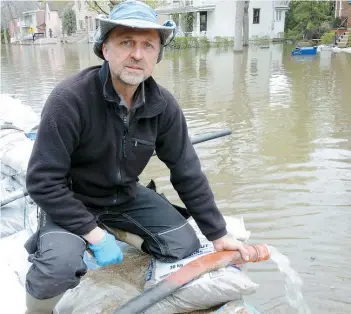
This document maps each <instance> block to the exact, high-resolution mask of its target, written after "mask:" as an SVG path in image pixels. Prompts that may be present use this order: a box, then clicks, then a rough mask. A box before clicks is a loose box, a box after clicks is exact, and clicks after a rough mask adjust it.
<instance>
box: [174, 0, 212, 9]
mask: <svg viewBox="0 0 351 314" xmlns="http://www.w3.org/2000/svg"><path fill="white" fill-rule="evenodd" d="M215 4H216V0H174V1H172V2H171V3H170V4H169V5H168V8H186V7H202V6H209V5H215Z"/></svg>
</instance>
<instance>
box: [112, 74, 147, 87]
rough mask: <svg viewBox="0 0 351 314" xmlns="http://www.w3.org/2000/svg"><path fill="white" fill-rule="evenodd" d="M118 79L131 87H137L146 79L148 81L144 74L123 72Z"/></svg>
mask: <svg viewBox="0 0 351 314" xmlns="http://www.w3.org/2000/svg"><path fill="white" fill-rule="evenodd" d="M118 78H119V79H120V80H121V81H122V82H124V83H125V84H127V85H131V86H137V85H139V84H140V83H141V82H143V81H144V80H145V79H147V77H144V74H143V73H140V74H132V73H128V72H127V71H122V72H121V73H119V75H118Z"/></svg>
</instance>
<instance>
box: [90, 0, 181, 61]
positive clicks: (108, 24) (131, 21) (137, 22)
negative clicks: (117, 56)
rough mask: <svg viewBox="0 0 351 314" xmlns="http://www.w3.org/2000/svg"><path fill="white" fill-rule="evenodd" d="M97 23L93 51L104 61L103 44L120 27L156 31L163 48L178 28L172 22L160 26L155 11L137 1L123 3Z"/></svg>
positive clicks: (129, 0)
mask: <svg viewBox="0 0 351 314" xmlns="http://www.w3.org/2000/svg"><path fill="white" fill-rule="evenodd" d="M97 22H98V27H97V29H96V31H95V34H94V37H93V42H94V47H93V49H94V53H95V54H96V55H97V56H98V57H99V58H101V59H103V60H105V58H104V55H103V53H102V44H103V42H104V41H105V40H106V38H107V35H108V33H109V32H110V31H111V30H112V29H113V28H115V27H116V26H118V25H121V26H126V27H131V28H140V29H156V30H157V31H158V32H159V34H160V39H161V46H162V48H163V47H164V46H166V45H167V44H169V42H170V41H171V40H172V39H173V37H174V33H175V28H176V24H175V23H174V22H173V21H170V20H168V21H166V22H165V23H164V24H163V25H161V24H159V23H158V20H157V14H156V12H155V10H153V9H152V8H151V7H150V6H148V5H147V4H145V3H143V2H140V1H137V0H127V1H124V2H121V3H120V4H118V5H117V6H115V7H114V8H113V9H112V10H111V12H110V14H109V15H108V16H105V15H99V16H98V18H97ZM161 50H162V49H161ZM158 62H159V60H158Z"/></svg>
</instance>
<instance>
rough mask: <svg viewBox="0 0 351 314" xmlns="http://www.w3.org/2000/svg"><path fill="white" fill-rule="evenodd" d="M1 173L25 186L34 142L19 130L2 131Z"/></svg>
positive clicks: (0, 149) (0, 148) (0, 150)
mask: <svg viewBox="0 0 351 314" xmlns="http://www.w3.org/2000/svg"><path fill="white" fill-rule="evenodd" d="M0 136H1V146H0V158H1V159H0V162H1V172H2V173H3V174H4V175H6V176H9V177H12V178H14V179H15V180H16V181H17V182H18V183H19V184H21V185H22V186H25V178H26V173H27V167H28V162H29V158H30V155H31V153H32V150H33V144H34V141H32V140H31V139H29V138H28V137H27V136H26V135H25V134H24V133H23V132H20V131H17V130H1V132H0Z"/></svg>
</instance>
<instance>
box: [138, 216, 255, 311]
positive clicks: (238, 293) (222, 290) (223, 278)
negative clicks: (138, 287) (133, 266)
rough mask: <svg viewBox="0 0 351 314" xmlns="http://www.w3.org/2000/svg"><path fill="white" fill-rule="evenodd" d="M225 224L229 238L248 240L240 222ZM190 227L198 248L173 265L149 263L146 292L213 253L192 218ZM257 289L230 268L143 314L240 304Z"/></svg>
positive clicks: (203, 278) (201, 279)
mask: <svg viewBox="0 0 351 314" xmlns="http://www.w3.org/2000/svg"><path fill="white" fill-rule="evenodd" d="M225 220H226V222H227V229H228V233H229V234H231V235H232V236H233V237H234V238H236V239H238V240H240V241H243V242H245V241H247V240H248V238H249V236H250V232H248V231H247V230H246V229H245V226H244V222H243V219H237V218H234V217H225ZM189 223H190V224H191V225H192V227H193V228H194V230H195V232H196V234H197V236H198V238H199V240H200V243H201V248H200V249H199V250H198V251H197V252H195V253H193V254H192V255H191V256H190V257H188V258H186V259H182V260H180V261H178V262H176V263H164V262H161V261H159V260H155V259H151V261H150V264H149V268H148V275H147V278H146V282H145V290H147V289H149V288H151V287H153V286H154V285H155V284H156V283H158V282H159V281H161V280H162V279H163V278H165V277H167V276H168V275H170V274H171V273H173V272H175V271H176V270H177V269H179V268H181V267H182V266H184V265H186V264H188V263H189V262H191V261H193V260H194V259H196V258H198V257H200V256H205V255H207V254H210V253H213V252H214V251H215V250H214V248H213V244H212V242H211V241H208V240H207V239H206V238H205V237H204V236H203V235H202V233H201V231H200V229H199V228H198V226H197V225H196V223H195V221H194V220H193V219H192V218H191V219H189ZM257 287H258V285H257V284H256V283H254V282H252V281H251V280H250V278H249V277H248V276H247V275H246V273H245V272H243V271H242V270H241V269H240V268H239V267H238V265H237V266H234V265H232V266H228V267H225V268H221V269H219V270H216V271H212V272H209V273H206V274H204V275H202V276H201V277H199V278H198V279H196V280H194V281H192V282H190V283H188V284H187V285H185V286H184V287H182V288H180V289H179V290H177V291H176V292H175V293H173V294H172V295H171V296H168V297H166V298H164V299H163V300H161V301H160V302H158V303H157V304H156V305H154V306H153V307H151V308H150V309H148V310H147V311H145V313H150V314H151V313H154V314H157V313H159V314H161V313H162V314H172V313H187V312H192V311H195V310H201V309H208V308H211V307H213V306H216V305H220V304H223V303H226V302H229V301H232V300H240V299H242V297H243V296H244V295H249V294H252V293H254V292H255V291H256V289H257Z"/></svg>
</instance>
